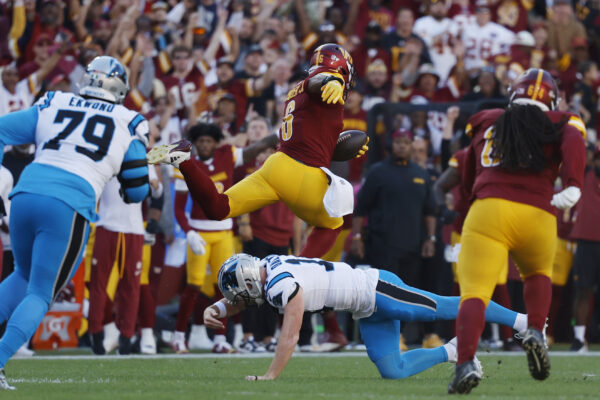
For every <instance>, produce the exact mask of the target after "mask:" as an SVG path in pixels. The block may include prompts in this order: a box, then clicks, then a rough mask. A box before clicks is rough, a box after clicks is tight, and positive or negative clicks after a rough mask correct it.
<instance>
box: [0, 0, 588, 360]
mask: <svg viewBox="0 0 600 400" xmlns="http://www.w3.org/2000/svg"><path fill="white" fill-rule="evenodd" d="M330 42H332V43H338V44H340V45H342V46H343V47H344V48H345V49H346V50H348V51H349V52H350V53H351V55H352V57H353V60H354V66H355V69H356V78H357V79H356V86H355V88H354V90H353V91H352V92H351V93H350V94H349V96H348V98H347V99H346V102H345V114H344V129H359V130H363V131H366V132H368V134H369V136H370V137H371V140H372V142H371V150H370V151H369V153H368V156H367V157H363V158H361V159H356V160H352V161H350V162H345V163H334V165H332V166H331V167H332V170H333V171H334V172H336V173H337V174H339V175H340V176H343V177H345V178H347V179H348V180H349V181H350V182H351V183H352V184H353V185H355V192H356V193H357V202H356V209H355V213H354V218H352V217H348V218H346V221H345V225H344V227H345V229H344V231H343V233H342V234H341V235H340V238H339V239H338V241H337V242H336V245H335V246H334V248H333V249H332V250H331V251H330V252H329V253H328V254H327V255H326V257H325V258H326V259H329V260H332V261H338V260H345V261H347V262H349V263H351V264H352V265H355V266H357V267H360V268H364V267H366V266H368V265H371V266H376V267H378V268H384V269H390V270H392V271H394V272H395V273H396V274H398V275H399V276H400V277H401V278H402V279H404V280H405V281H407V283H409V284H410V285H413V286H417V287H420V288H424V289H427V290H431V291H434V292H437V293H440V294H445V295H450V294H452V293H454V294H458V291H457V288H456V287H453V275H452V268H451V261H452V259H453V256H452V254H451V253H452V251H450V244H451V242H452V234H453V233H454V234H457V233H460V224H459V223H457V222H456V221H457V216H458V220H459V221H462V220H461V219H460V213H461V211H460V210H459V209H457V208H456V207H455V205H456V203H458V196H460V193H458V188H454V189H452V190H449V189H448V188H446V187H445V186H444V187H440V185H438V186H437V187H436V186H435V182H436V179H437V178H438V177H439V176H440V174H442V173H443V172H444V171H445V170H446V169H448V168H458V163H459V161H457V160H458V159H457V158H456V157H455V156H453V154H454V153H455V152H457V151H459V150H460V149H461V148H463V147H465V146H466V145H467V144H468V138H467V137H466V136H465V134H464V127H465V124H466V120H467V118H468V117H469V116H470V115H472V114H473V113H474V112H476V111H478V110H480V109H483V108H489V107H504V106H505V105H506V103H507V101H508V99H507V88H508V87H509V85H510V83H511V82H512V81H513V80H514V79H515V78H516V77H517V76H518V75H519V74H520V73H522V72H523V71H525V70H526V69H528V68H544V69H546V70H548V71H550V72H551V73H552V75H553V76H554V78H555V79H556V81H557V83H558V85H559V88H560V92H561V94H560V98H561V99H560V102H559V105H558V107H559V109H560V110H563V111H571V112H573V113H575V114H577V115H579V116H580V117H581V119H582V121H583V123H584V124H585V126H586V128H587V136H586V139H587V141H588V143H589V146H590V152H589V153H590V169H591V170H593V169H594V162H595V161H594V157H596V156H598V155H599V154H598V152H595V151H594V149H595V148H596V140H597V139H596V138H597V135H596V132H598V129H599V128H600V116H599V114H600V103H599V89H600V79H599V74H598V65H597V60H600V1H599V0H578V1H575V0H574V1H571V0H476V1H472V0H423V1H419V0H184V1H180V2H177V1H175V0H169V1H151V0H112V1H111V0H38V1H35V0H13V1H11V0H0V70H1V80H2V82H1V87H0V115H4V114H6V113H9V112H13V111H16V110H20V109H23V108H26V107H29V106H30V105H31V104H32V103H33V102H34V101H35V99H36V98H38V97H40V96H41V95H43V93H45V92H46V91H52V90H61V91H71V92H74V93H78V91H79V83H80V81H81V78H82V76H83V74H84V72H85V66H86V65H87V64H88V63H89V62H90V61H91V60H92V59H93V58H94V57H96V56H99V55H110V56H113V57H116V58H118V59H119V60H121V61H122V63H123V64H124V65H126V66H127V68H128V72H129V79H130V86H131V90H130V92H129V95H128V96H127V98H126V100H125V105H126V106H127V107H128V108H130V109H133V110H136V111H138V112H140V113H142V114H143V115H144V116H145V117H146V118H147V119H148V121H149V122H150V125H151V136H152V137H151V145H155V144H162V143H170V142H173V141H176V140H179V139H180V138H188V139H190V140H191V141H192V142H193V144H194V150H195V153H196V154H197V155H198V157H199V158H200V159H201V160H202V161H203V162H205V163H206V164H207V165H208V168H209V169H210V168H216V169H217V170H218V169H219V168H224V170H227V171H228V168H230V167H231V168H233V167H235V172H234V173H233V175H232V176H229V175H228V174H227V173H226V174H225V175H226V176H225V177H223V176H221V178H215V177H213V180H215V182H216V183H217V184H222V185H223V189H227V188H228V187H229V186H231V184H232V183H234V182H236V181H237V180H239V179H241V178H243V177H244V176H246V175H247V174H249V173H251V172H252V171H254V170H255V169H256V168H258V167H259V166H260V165H261V164H262V162H264V159H265V158H266V157H268V155H269V154H270V153H271V152H272V151H273V149H267V150H265V151H264V152H262V153H261V154H259V155H258V156H255V155H253V157H249V155H248V154H245V155H243V156H242V154H243V149H244V148H246V146H248V145H249V144H252V143H256V142H258V141H260V140H261V139H262V138H264V137H266V136H268V135H269V134H272V133H277V132H278V130H279V128H280V126H281V123H282V121H283V120H284V117H285V115H286V110H285V109H284V106H285V101H286V98H287V93H288V91H289V90H290V89H291V88H293V86H294V85H295V84H296V83H297V82H299V81H300V80H302V79H304V78H305V77H306V75H307V69H308V63H309V60H310V56H311V55H312V52H313V50H314V49H315V48H316V47H318V46H319V45H321V44H323V43H330ZM192 127H196V129H192ZM223 149H227V151H223ZM229 149H231V150H232V151H229ZM5 151H6V155H5V157H4V162H3V164H4V168H3V170H2V177H3V179H2V180H1V182H0V183H1V184H0V189H1V192H0V195H2V197H3V198H4V200H5V203H6V204H9V202H8V199H7V194H8V192H9V191H10V188H11V187H12V186H14V184H15V183H16V181H17V180H18V178H19V174H20V172H21V171H22V169H23V168H24V166H25V165H27V163H29V162H31V160H32V158H33V157H32V153H33V151H34V149H33V145H25V146H17V147H13V148H6V150H5ZM232 153H233V158H232V157H231V154H232ZM386 160H393V162H392V163H390V165H388V166H386V165H385V163H386ZM223 165H226V166H225V167H224V166H223ZM7 173H8V174H9V175H10V178H12V179H8V178H6V179H5V177H8V175H6V174H7ZM290 179H293V177H290ZM221 181H222V182H221ZM158 182H161V185H162V186H163V187H164V194H163V196H162V199H161V201H160V202H158V203H157V202H155V201H154V199H150V200H149V201H148V202H147V204H146V205H145V206H144V207H143V209H137V208H135V209H130V210H129V211H128V212H130V213H139V214H140V215H143V216H144V219H145V220H146V221H147V226H146V228H145V229H144V228H143V227H142V228H140V229H138V228H137V227H136V228H135V229H132V230H128V228H127V224H123V223H122V222H123V221H121V224H120V225H119V224H116V225H115V224H113V222H114V221H110V217H106V218H105V219H104V220H103V219H102V213H101V220H100V221H99V223H98V226H99V227H101V228H103V229H105V230H109V231H110V230H111V229H112V230H113V231H114V230H115V229H116V231H118V232H121V233H123V234H125V235H134V236H135V235H137V237H140V238H141V237H144V239H145V245H144V250H143V251H142V250H140V251H139V252H137V250H136V251H135V252H133V253H135V254H136V256H133V255H131V254H130V253H127V256H126V252H125V248H126V247H127V246H129V244H127V243H129V242H128V241H127V240H126V239H123V243H121V242H119V243H114V244H105V246H104V247H101V246H99V245H98V243H97V241H96V243H95V241H94V238H92V240H90V243H89V244H88V253H89V254H88V257H87V261H86V280H87V282H88V283H87V285H88V289H89V290H90V292H93V291H94V290H100V292H102V291H103V293H104V294H102V293H101V294H100V295H92V296H91V298H90V304H89V310H90V313H94V316H90V333H91V334H93V335H96V339H95V345H94V339H92V343H91V344H92V346H93V348H94V351H95V352H97V353H101V352H102V347H103V348H104V350H105V351H110V350H112V349H114V348H115V347H119V349H120V351H121V352H127V351H128V350H127V346H126V345H124V344H123V341H127V340H130V339H131V338H132V337H133V336H135V337H138V338H142V339H143V340H140V342H141V345H140V347H141V349H142V351H143V349H144V345H146V348H147V351H146V352H152V351H156V342H155V336H156V337H157V338H158V342H159V344H160V343H161V342H162V341H164V342H165V343H170V344H171V345H172V347H173V349H174V350H175V351H176V352H182V353H183V352H186V351H187V348H188V346H189V347H190V348H192V349H212V350H213V351H217V352H231V351H235V349H238V350H240V349H242V350H243V351H255V352H256V351H266V350H273V349H274V345H275V343H276V342H275V339H274V338H273V337H274V335H275V331H276V329H277V325H278V317H277V315H276V314H275V313H274V312H273V311H272V310H268V309H267V306H264V307H262V308H261V309H260V310H259V311H256V310H253V311H249V312H248V313H247V314H245V315H244V316H243V317H242V318H241V319H237V320H235V321H231V323H230V327H229V330H228V331H226V332H222V333H216V334H215V333H213V332H207V330H206V329H204V327H203V326H202V323H201V313H202V310H203V309H204V307H205V306H207V305H208V304H211V302H212V300H210V299H211V298H212V297H214V296H216V295H218V290H216V291H215V287H214V283H215V282H216V271H217V270H218V268H219V266H220V263H221V262H222V261H223V260H224V259H226V258H227V257H228V256H230V255H231V254H232V252H233V251H241V250H244V251H246V252H248V253H250V254H253V255H255V256H258V257H264V256H265V255H267V254H270V253H281V254H288V253H292V254H297V253H298V252H299V250H300V248H301V247H302V244H303V240H304V238H305V237H306V234H307V231H308V230H309V229H310V227H307V226H305V225H304V224H303V223H302V221H299V220H297V219H295V217H294V216H293V214H291V212H290V211H289V210H287V209H286V208H285V206H283V205H273V206H269V207H267V208H265V209H264V210H261V211H257V212H255V213H252V214H250V215H246V216H242V217H240V218H238V219H236V220H235V221H229V222H228V223H225V224H212V223H213V222H216V221H206V220H205V219H203V218H202V215H198V214H197V213H196V212H195V211H193V206H192V205H191V203H192V202H191V200H188V198H187V192H186V190H187V188H185V183H184V181H183V180H182V179H181V177H180V176H179V175H178V173H177V171H173V170H172V168H166V167H162V168H157V170H156V178H155V179H154V181H153V185H154V186H156V187H158V185H159V183H158ZM586 182H587V181H586ZM557 185H558V186H557V188H560V183H557ZM442 186H443V185H442ZM442 189H444V190H442ZM446 189H448V190H446ZM436 190H437V192H438V194H439V192H440V190H442V192H443V195H442V196H443V199H442V200H441V201H440V200H439V196H437V197H438V198H437V199H436ZM591 190H595V188H592V189H591ZM445 192H448V193H445ZM584 192H585V188H584ZM100 203H101V204H100V207H102V206H105V207H107V204H108V207H113V206H114V207H122V205H119V206H118V205H115V204H113V203H114V201H113V203H110V202H108V201H105V202H104V203H103V202H102V200H101V202H100ZM109 210H110V208H109ZM106 213H107V215H108V214H110V213H111V212H110V211H107V212H106ZM575 214H576V213H567V214H564V215H562V214H561V215H559V216H558V221H559V223H561V224H562V225H559V227H562V228H561V229H559V235H560V237H561V239H562V240H563V242H564V243H565V246H567V245H568V250H567V251H566V253H567V256H566V261H561V263H562V264H568V267H566V266H564V265H563V266H562V270H563V272H562V275H561V276H563V277H562V278H561V279H558V280H557V281H556V282H555V286H556V293H557V294H560V296H558V295H557V296H555V303H553V310H551V311H552V312H553V313H554V314H553V315H552V314H551V325H552V326H551V329H552V331H551V334H552V335H553V336H555V337H556V338H557V339H559V340H561V341H571V340H572V339H573V333H572V330H571V329H570V324H571V319H572V318H574V315H575V314H577V311H575V312H574V311H573V310H574V309H573V303H574V298H575V297H577V296H576V295H575V294H574V293H575V292H576V291H577V290H576V288H573V287H574V286H577V285H574V284H573V283H572V279H570V274H569V272H570V264H571V262H572V259H573V255H574V254H575V248H576V242H577V240H591V241H600V237H587V236H586V237H580V236H579V237H574V236H572V235H571V229H572V225H573V224H576V223H577V221H576V220H575V219H574V218H573V216H574V215H575ZM119 215H123V214H119ZM9 217H10V215H7V216H6V217H4V219H3V222H2V226H1V228H0V229H1V239H2V243H3V245H4V257H3V259H4V260H3V271H2V277H5V276H6V275H8V273H9V272H10V271H11V270H12V268H13V266H12V257H11V253H10V240H9V237H8V234H7V233H8V218H9ZM590 218H592V217H590ZM593 218H597V219H598V221H597V224H598V225H597V226H600V218H598V216H595V217H593ZM113 219H114V217H113ZM460 223H462V222H460ZM111 224H112V225H111ZM117 225H118V227H119V228H114V226H117ZM190 230H196V231H199V232H200V234H201V236H203V237H204V239H205V241H207V242H209V243H208V246H207V249H208V252H207V255H205V256H203V257H198V256H197V255H196V254H195V253H194V252H193V249H191V250H188V249H187V247H188V244H191V243H190V241H189V240H188V238H187V236H186V233H187V232H189V231H190ZM592 236H593V235H592ZM96 240H102V236H101V235H97V237H96ZM223 243H225V244H226V245H223ZM229 243H230V244H229ZM132 246H133V245H132ZM192 247H193V246H192ZM134 248H136V247H135V246H134ZM565 248H566V247H565ZM140 249H141V246H140ZM98 251H100V252H113V253H114V254H113V253H111V254H113V257H112V258H108V259H109V261H106V263H108V265H106V266H102V267H103V268H105V270H106V271H107V272H106V273H100V274H97V273H94V268H100V266H99V265H100V264H102V262H99V260H100V259H101V257H99V256H98V255H96V256H95V255H94V252H98ZM138 253H139V255H137V254H138ZM217 253H218V256H215V255H214V254H217ZM569 254H570V256H569ZM187 264H194V266H193V267H192V266H190V265H187ZM113 268H116V272H114V271H113ZM199 269H200V272H198V270H199ZM565 269H567V271H566V272H564V270H565ZM127 271H129V272H127ZM192 271H193V272H192ZM192 275H194V276H192ZM140 277H141V279H140ZM519 279H520V278H519V276H518V273H516V269H515V268H514V266H512V265H510V266H509V268H508V273H507V277H504V279H502V278H500V279H499V288H498V290H497V293H496V294H495V298H494V299H495V300H497V301H499V302H500V303H501V304H504V305H506V306H508V307H510V308H513V309H517V310H523V305H522V299H520V298H519V293H521V290H520V287H519V285H520V283H519ZM94 280H98V281H97V282H94ZM121 282H123V283H121ZM592 283H593V282H592ZM588 286H590V287H587V288H586V289H588V290H587V292H585V293H584V294H586V295H587V300H586V301H588V300H589V301H588V305H587V306H586V307H587V309H586V313H585V314H581V315H583V317H580V318H579V320H578V321H575V323H574V324H575V325H576V326H581V325H582V323H583V325H584V326H588V327H589V329H588V333H587V340H590V341H594V340H598V338H599V337H600V335H599V333H598V322H599V321H598V318H597V317H594V312H593V311H591V310H589V304H593V298H594V296H596V297H597V296H598V294H597V293H594V292H593V287H594V286H593V284H592V285H588ZM98 288H100V289H98ZM94 296H100V297H102V300H101V302H100V303H96V304H91V302H92V301H94ZM581 296H583V295H580V296H579V297H581ZM64 297H65V298H66V299H68V297H69V296H68V293H67V294H65V296H64ZM88 297H90V296H88ZM178 300H179V301H178ZM578 303H580V305H581V304H583V303H585V301H583V302H582V301H581V300H580V301H579V302H578ZM596 303H597V302H596ZM99 304H100V305H99ZM157 306H158V308H157ZM577 309H578V308H577V307H575V310H577ZM92 310H93V311H92ZM85 313H86V314H87V307H86V311H85ZM595 315H598V312H597V311H596V314H595ZM572 316H573V317H572ZM582 319H585V321H583V322H582V321H581V320H582ZM321 324H323V325H324V328H322V327H321ZM86 330H87V327H86V326H85V325H84V326H83V327H82V329H81V333H82V338H87V337H89V336H87V335H84V334H83V332H86ZM163 331H164V332H165V334H164V335H163V334H161V332H163ZM169 331H170V332H175V333H173V334H169V333H167V332H169ZM181 335H184V336H183V339H182V336H181ZM452 336H453V325H452V324H450V323H448V324H445V323H436V324H414V326H413V325H412V324H408V325H407V326H406V327H405V330H404V338H405V339H406V342H407V344H408V345H421V344H422V345H424V346H431V347H435V346H437V345H439V342H440V340H447V339H449V338H451V337H452ZM486 336H487V337H489V338H490V339H489V341H488V342H487V344H486V345H488V346H491V347H493V348H498V347H505V348H506V349H512V348H514V345H513V343H512V332H510V331H507V332H505V331H502V332H499V331H498V328H497V327H491V328H490V330H489V332H487V334H486ZM579 336H580V337H581V335H579ZM144 338H145V339H144ZM88 340H89V339H88ZM85 341H86V339H82V342H85ZM99 341H103V344H102V346H100V345H99V344H98V343H100V342H99ZM182 341H183V346H182ZM348 341H350V342H351V343H350V345H356V346H359V347H360V337H359V335H358V333H357V331H356V329H355V327H354V324H353V323H352V321H351V319H350V318H348V317H347V316H346V315H343V314H340V315H338V316H337V320H336V319H335V318H333V320H332V319H331V318H321V317H320V316H319V317H317V316H311V315H307V316H306V318H305V323H304V326H303V330H302V334H301V340H300V343H299V344H300V347H301V349H302V350H304V351H327V350H332V349H338V348H340V347H343V346H345V345H347V344H348ZM120 342H121V343H120ZM140 342H138V343H140ZM231 344H233V345H234V346H231ZM152 345H154V350H152Z"/></svg>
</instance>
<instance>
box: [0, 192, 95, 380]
mask: <svg viewBox="0 0 600 400" xmlns="http://www.w3.org/2000/svg"><path fill="white" fill-rule="evenodd" d="M10 211H11V212H10V240H11V245H12V249H13V254H14V258H15V270H14V272H13V273H12V274H10V275H9V276H8V277H7V278H6V279H5V280H4V281H3V282H2V283H1V284H0V323H1V322H4V321H6V320H7V319H8V324H7V326H6V332H5V333H4V336H3V337H2V340H0V368H3V367H4V365H5V364H6V362H7V361H8V360H9V359H10V357H12V356H13V354H15V352H16V351H17V350H18V349H19V347H21V346H22V345H23V344H24V343H26V342H27V341H28V340H29V339H30V338H31V336H33V334H34V333H35V331H36V329H37V327H38V326H39V324H40V322H42V319H43V317H44V315H45V314H46V312H47V311H48V308H49V306H50V304H51V303H52V302H53V300H54V298H55V297H56V295H57V294H58V293H59V292H60V291H61V289H62V288H63V287H64V286H65V285H66V284H67V283H68V282H69V281H70V280H71V278H72V277H73V275H74V274H75V272H76V271H77V267H78V266H79V263H80V262H81V257H82V255H83V252H84V250H85V244H86V243H87V239H88V233H89V223H88V221H87V220H86V219H85V218H84V217H82V216H81V215H80V214H78V213H77V212H76V211H75V210H74V209H73V208H71V207H69V206H68V205H67V204H66V203H64V202H62V201H60V200H58V199H56V198H54V197H48V196H44V195H40V194H33V193H19V194H17V195H15V196H14V197H13V198H12V202H11V209H10Z"/></svg>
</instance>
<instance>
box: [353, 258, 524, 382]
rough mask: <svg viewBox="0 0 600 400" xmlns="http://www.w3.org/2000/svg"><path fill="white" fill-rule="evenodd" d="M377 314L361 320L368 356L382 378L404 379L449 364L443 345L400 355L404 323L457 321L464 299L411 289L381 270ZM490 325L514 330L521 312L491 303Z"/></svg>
mask: <svg viewBox="0 0 600 400" xmlns="http://www.w3.org/2000/svg"><path fill="white" fill-rule="evenodd" d="M375 296H376V298H375V304H376V308H375V309H376V311H375V313H374V314H373V315H371V316H370V317H368V318H364V319H360V320H359V324H360V333H361V335H362V338H363V340H364V342H365V345H366V347H367V354H368V355H369V358H370V359H371V361H373V362H374V363H375V365H376V366H377V369H378V370H379V373H380V374H381V377H382V378H385V379H402V378H406V377H409V376H411V375H415V374H418V373H419V372H421V371H424V370H426V369H428V368H431V367H432V366H434V365H436V364H440V363H442V362H445V361H448V354H447V353H446V349H444V347H443V346H441V347H437V348H435V349H416V350H411V351H407V352H406V353H404V354H402V353H401V352H400V321H434V320H451V319H456V315H457V314H458V304H459V301H460V297H458V296H455V297H447V296H438V295H436V294H433V293H430V292H426V291H424V290H419V289H416V288H413V287H411V286H408V285H407V284H405V283H404V282H403V281H402V279H400V278H399V277H397V276H396V275H395V274H393V273H391V272H389V271H383V270H380V271H379V282H378V283H377V293H376V295H375ZM485 318H486V321H488V322H495V323H499V324H503V325H508V326H510V327H512V326H513V325H514V323H515V320H516V318H517V313H516V312H514V311H511V310H508V309H506V308H504V307H501V306H500V305H498V304H497V303H494V302H493V301H490V304H489V306H488V307H487V310H486V312H485Z"/></svg>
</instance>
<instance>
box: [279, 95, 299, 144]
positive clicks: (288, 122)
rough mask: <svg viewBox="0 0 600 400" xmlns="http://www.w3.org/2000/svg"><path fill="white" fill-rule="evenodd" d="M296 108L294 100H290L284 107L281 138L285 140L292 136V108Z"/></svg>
mask: <svg viewBox="0 0 600 400" xmlns="http://www.w3.org/2000/svg"><path fill="white" fill-rule="evenodd" d="M295 109H296V100H291V101H290V102H289V103H288V104H287V106H286V107H285V116H284V117H283V124H281V140H283V141H287V140H290V138H291V137H292V122H294V114H292V113H293V112H294V110H295Z"/></svg>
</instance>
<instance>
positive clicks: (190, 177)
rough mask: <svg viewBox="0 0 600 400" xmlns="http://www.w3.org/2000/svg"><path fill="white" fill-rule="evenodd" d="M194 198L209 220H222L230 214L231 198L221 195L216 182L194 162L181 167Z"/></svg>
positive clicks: (183, 164)
mask: <svg viewBox="0 0 600 400" xmlns="http://www.w3.org/2000/svg"><path fill="white" fill-rule="evenodd" d="M179 170H180V171H181V173H182V174H183V177H184V179H185V183H186V184H187V187H188V189H189V191H190V195H191V196H192V198H193V199H194V200H195V201H197V202H198V203H199V204H200V205H201V206H202V209H203V210H204V213H205V214H206V216H207V217H208V218H209V219H214V220H222V219H225V218H227V217H228V214H229V198H228V197H227V195H225V194H223V193H219V192H218V191H217V188H216V186H215V184H214V182H213V181H212V180H211V179H210V176H208V175H207V174H206V173H205V172H204V171H202V170H201V169H200V167H199V166H198V165H197V163H196V162H195V161H194V160H187V161H184V162H182V163H181V164H180V165H179Z"/></svg>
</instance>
